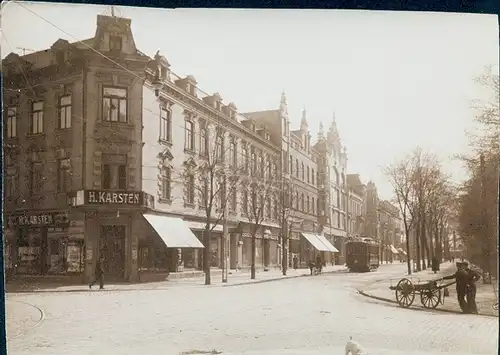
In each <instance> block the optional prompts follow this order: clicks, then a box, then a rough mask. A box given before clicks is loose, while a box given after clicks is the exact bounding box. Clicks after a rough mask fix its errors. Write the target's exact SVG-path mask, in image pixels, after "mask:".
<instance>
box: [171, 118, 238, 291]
mask: <svg viewBox="0 0 500 355" xmlns="http://www.w3.org/2000/svg"><path fill="white" fill-rule="evenodd" d="M187 140H188V142H189V143H188V144H190V147H194V146H198V147H199V148H198V149H197V152H196V154H193V156H192V157H191V158H190V159H188V160H187V161H186V162H185V169H184V170H183V171H182V172H181V173H180V174H181V179H182V181H183V182H184V185H185V189H184V192H185V194H184V195H185V204H187V205H194V204H196V201H197V200H198V201H199V203H198V205H199V206H200V207H201V208H203V210H204V212H205V230H204V233H203V244H204V246H205V248H204V251H203V270H204V272H205V285H210V284H211V279H210V261H211V255H212V251H211V245H212V243H211V241H212V231H213V230H214V228H215V227H216V226H217V225H218V224H220V223H221V221H222V220H223V218H224V217H225V211H226V206H227V204H228V202H229V200H230V199H232V198H233V194H232V192H233V191H234V190H235V188H236V185H237V184H238V181H239V178H240V174H241V171H242V170H241V169H242V168H241V165H239V164H238V159H237V151H236V145H235V142H234V141H233V140H232V138H231V139H230V138H229V137H228V136H227V134H226V133H225V132H224V130H223V128H222V126H221V125H215V126H211V125H208V124H206V123H205V124H202V125H201V129H200V134H199V136H198V137H196V138H195V136H194V134H192V135H191V136H188V137H187ZM189 140H191V141H189ZM198 142H199V144H198ZM188 150H189V149H188ZM193 153H194V149H193ZM195 157H196V158H195ZM228 192H229V193H228Z"/></svg>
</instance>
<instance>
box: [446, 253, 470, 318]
mask: <svg viewBox="0 0 500 355" xmlns="http://www.w3.org/2000/svg"><path fill="white" fill-rule="evenodd" d="M465 268H466V265H465V263H459V262H457V269H458V270H457V271H456V272H455V273H454V274H453V275H450V276H445V277H443V278H441V280H453V279H454V280H455V282H456V290H457V300H458V304H459V305H460V309H461V310H462V312H463V313H468V311H469V306H468V304H467V300H466V299H465V297H466V296H467V284H468V279H469V274H468V272H467V271H466V270H465Z"/></svg>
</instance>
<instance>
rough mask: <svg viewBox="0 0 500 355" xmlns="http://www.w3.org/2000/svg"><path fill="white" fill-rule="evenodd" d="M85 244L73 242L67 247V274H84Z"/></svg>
mask: <svg viewBox="0 0 500 355" xmlns="http://www.w3.org/2000/svg"><path fill="white" fill-rule="evenodd" d="M83 254H84V250H83V243H82V242H77V241H72V242H68V243H67V245H66V270H67V272H76V273H79V272H83V257H84V255H83Z"/></svg>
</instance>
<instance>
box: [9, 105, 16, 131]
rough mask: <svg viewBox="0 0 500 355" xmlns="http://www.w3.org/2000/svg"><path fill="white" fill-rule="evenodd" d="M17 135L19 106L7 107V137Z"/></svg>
mask: <svg viewBox="0 0 500 355" xmlns="http://www.w3.org/2000/svg"><path fill="white" fill-rule="evenodd" d="M14 137H17V107H9V108H7V138H14Z"/></svg>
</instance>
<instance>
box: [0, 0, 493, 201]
mask: <svg viewBox="0 0 500 355" xmlns="http://www.w3.org/2000/svg"><path fill="white" fill-rule="evenodd" d="M21 5H22V6H24V7H27V8H29V9H30V10H31V11H33V12H35V13H36V14H37V15H38V16H40V17H41V18H40V17H37V16H36V15H35V14H33V13H31V12H30V11H28V10H27V9H26V8H23V7H21ZM98 14H110V9H109V7H105V6H90V5H74V4H50V3H42V4H40V3H38V4H30V3H28V2H22V3H13V2H11V3H7V4H6V3H2V58H4V57H5V56H6V55H7V54H8V53H10V52H11V51H14V52H17V53H18V54H22V53H23V52H22V49H20V48H27V50H26V52H29V51H30V50H41V49H45V48H48V47H50V46H51V45H52V44H53V43H54V42H55V41H56V40H57V39H58V38H63V39H67V40H68V41H70V42H74V41H76V40H81V39H86V38H90V37H93V36H94V34H95V27H96V16H97V15H98ZM115 14H116V15H118V16H122V17H127V18H130V19H131V20H132V31H133V34H134V38H135V42H136V45H137V48H138V49H139V50H140V51H141V52H144V53H146V54H148V55H150V56H153V55H154V54H155V52H156V51H157V50H158V49H159V50H160V53H161V54H163V55H164V56H165V57H166V58H167V59H168V61H169V62H170V64H171V69H172V71H173V72H174V73H176V74H178V75H180V76H185V75H188V74H189V75H193V76H194V77H195V78H196V80H197V81H198V83H199V84H198V85H199V88H200V89H202V90H203V91H205V92H207V93H210V94H212V93H214V92H218V93H220V95H221V96H222V98H223V99H224V102H225V103H229V102H231V101H233V102H234V103H235V104H236V106H237V107H238V111H239V112H251V111H259V110H270V109H277V108H278V107H279V103H280V97H281V93H282V92H283V91H285V93H286V96H287V100H288V113H289V116H290V119H291V121H292V129H293V128H294V127H295V129H298V128H299V125H300V118H301V115H302V109H303V108H304V107H305V109H306V113H307V119H308V123H309V128H310V131H311V134H312V136H313V138H314V139H315V138H316V136H317V133H318V128H319V124H320V122H323V125H324V126H325V130H327V129H328V127H329V126H330V123H331V121H332V117H333V114H334V113H335V117H336V121H337V126H338V129H339V132H340V135H341V139H342V143H343V144H344V145H345V146H346V148H347V154H348V167H347V171H348V173H350V174H360V177H361V180H362V181H363V182H364V183H367V182H368V181H369V180H372V181H374V182H375V184H376V185H377V188H378V191H379V195H380V197H381V198H383V199H390V198H392V196H393V192H392V188H391V186H390V183H389V181H388V179H387V177H386V176H384V173H383V171H382V169H383V167H385V166H387V165H388V164H391V163H393V162H394V161H395V160H396V159H398V158H401V157H402V156H404V155H405V154H407V153H410V152H411V151H412V150H413V149H414V148H415V147H417V146H420V147H422V148H424V149H426V150H428V151H429V152H432V153H434V154H436V155H437V156H438V157H439V158H440V159H441V161H442V162H443V167H444V170H445V171H446V172H448V173H449V174H451V176H452V178H453V180H454V181H456V182H460V181H463V180H464V179H465V178H466V177H467V172H466V170H465V169H464V167H463V164H462V163H461V162H460V161H458V160H456V159H454V158H453V157H454V156H455V155H456V154H459V153H464V152H467V151H468V149H469V148H468V139H467V137H466V135H465V131H466V130H470V129H471V128H472V127H473V117H474V111H473V110H472V109H471V102H472V100H475V99H486V96H487V93H486V92H485V91H484V89H482V88H481V87H479V86H478V84H476V83H475V82H474V78H475V77H477V76H479V75H481V74H482V73H483V72H484V68H485V67H486V66H494V67H496V68H498V64H499V38H498V22H497V21H498V20H497V17H496V16H492V15H477V14H470V15H469V14H448V13H447V14H442V13H422V12H420V13H415V12H372V11H340V10H339V11H337V10H330V11H326V10H325V11H322V10H307V11H306V10H208V9H200V10H195V9H176V10H166V9H150V8H132V7H117V8H116V11H115ZM42 18H43V19H45V20H46V21H45V20H43V19H42ZM28 23H29V26H27V25H26V24H28ZM54 25H55V26H56V27H57V28H56V27H54ZM61 30H62V31H61ZM63 31H64V32H63ZM65 32H66V33H65ZM68 34H69V35H68ZM6 39H7V40H8V44H10V46H9V45H8V44H7V43H6ZM18 47H20V48H18Z"/></svg>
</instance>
